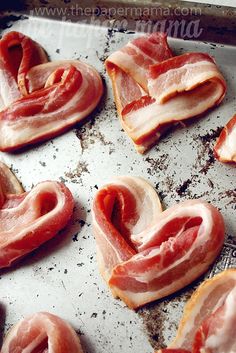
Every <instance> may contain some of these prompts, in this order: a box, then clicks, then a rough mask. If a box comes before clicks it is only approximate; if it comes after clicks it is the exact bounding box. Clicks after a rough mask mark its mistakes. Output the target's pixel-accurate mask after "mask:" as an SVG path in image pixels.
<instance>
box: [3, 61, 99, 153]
mask: <svg viewBox="0 0 236 353" xmlns="http://www.w3.org/2000/svg"><path fill="white" fill-rule="evenodd" d="M26 80H27V86H28V87H29V91H30V92H32V93H30V94H29V95H28V96H25V97H23V98H21V99H19V100H17V101H16V102H14V103H13V104H12V105H11V106H10V107H8V108H6V109H5V110H3V111H2V112H1V113H0V150H1V151H11V150H15V149H17V148H19V147H22V146H25V145H27V144H31V143H33V142H38V141H43V140H46V139H48V138H50V137H53V136H56V135H58V134H60V133H61V132H63V131H65V130H66V129H68V128H69V127H70V126H71V125H74V124H75V123H76V122H79V121H81V120H82V119H83V118H85V117H86V116H88V115H89V114H90V113H91V112H92V110H94V108H95V107H96V106H97V104H98V102H99V100H100V98H101V95H102V93H103V85H102V81H101V77H100V75H99V74H98V73H97V71H96V70H95V69H94V68H92V67H91V66H89V65H87V64H83V63H81V62H79V61H76V60H75V61H59V62H53V63H47V64H42V65H39V66H35V67H33V68H32V69H31V70H30V71H29V72H28V73H27V76H26ZM44 86H45V88H41V87H44Z"/></svg>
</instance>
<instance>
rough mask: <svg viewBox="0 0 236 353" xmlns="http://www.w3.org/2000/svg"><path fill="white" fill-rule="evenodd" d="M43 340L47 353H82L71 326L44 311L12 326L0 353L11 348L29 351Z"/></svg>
mask: <svg viewBox="0 0 236 353" xmlns="http://www.w3.org/2000/svg"><path fill="white" fill-rule="evenodd" d="M22 336H23V337H22ZM45 340H46V341H45ZM44 342H45V352H48V353H65V352H68V353H69V352H70V353H83V350H82V347H81V344H80V341H79V338H78V336H77V334H76V332H75V331H74V330H73V328H72V327H71V326H70V325H69V324H68V323H67V322H66V321H64V320H62V319H61V318H59V317H58V316H56V315H53V314H50V313H46V312H40V313H36V314H33V315H32V316H30V317H26V318H25V319H22V320H20V321H19V322H18V323H17V324H16V325H15V326H13V328H12V329H11V330H10V331H9V333H8V334H7V336H6V338H5V340H4V342H3V346H2V349H1V353H12V352H13V350H14V351H15V350H17V352H18V351H20V352H21V353H31V352H33V351H35V350H36V349H37V347H39V346H40V344H43V343H44ZM43 348H44V347H43ZM40 352H41V350H40Z"/></svg>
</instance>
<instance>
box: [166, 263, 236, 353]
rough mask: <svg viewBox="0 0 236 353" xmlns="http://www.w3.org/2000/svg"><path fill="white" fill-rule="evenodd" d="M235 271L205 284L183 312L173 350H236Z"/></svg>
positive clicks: (195, 352) (209, 352)
mask: <svg viewBox="0 0 236 353" xmlns="http://www.w3.org/2000/svg"><path fill="white" fill-rule="evenodd" d="M235 307H236V270H235V269H230V270H226V271H223V272H221V273H220V274H218V275H216V276H215V277H213V278H212V279H209V280H207V281H205V282H204V283H203V284H202V285H201V286H200V287H199V288H198V289H197V290H196V291H195V292H194V294H193V295H192V297H191V299H190V300H189V301H188V303H187V305H186V306H185V309H184V315H183V317H182V319H181V322H180V325H179V329H178V332H177V336H176V338H175V340H174V342H173V343H172V344H171V348H178V349H188V350H191V351H192V352H193V353H200V352H207V353H222V352H224V353H232V352H235V351H236V338H235V327H236V312H235Z"/></svg>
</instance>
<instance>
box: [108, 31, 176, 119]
mask: <svg viewBox="0 0 236 353" xmlns="http://www.w3.org/2000/svg"><path fill="white" fill-rule="evenodd" d="M170 57H172V52H171V50H170V48H169V46H168V44H167V35H166V34H165V33H153V34H149V35H146V36H144V37H141V38H137V39H134V40H132V41H130V42H129V43H128V44H127V45H126V46H125V47H123V48H122V49H120V50H118V51H116V52H115V53H113V54H111V55H110V56H109V58H108V59H107V60H106V63H105V65H106V69H107V73H108V75H109V76H110V78H111V81H112V86H113V92H114V97H115V101H116V106H117V110H118V113H119V114H120V115H121V111H122V109H123V108H124V107H125V106H126V105H127V104H128V103H130V102H132V101H134V100H137V99H139V98H140V97H141V96H142V95H144V94H146V93H145V91H146V92H148V88H147V84H148V81H147V79H148V77H147V69H148V68H149V66H150V65H154V64H157V63H159V62H161V61H163V60H166V59H169V58H170Z"/></svg>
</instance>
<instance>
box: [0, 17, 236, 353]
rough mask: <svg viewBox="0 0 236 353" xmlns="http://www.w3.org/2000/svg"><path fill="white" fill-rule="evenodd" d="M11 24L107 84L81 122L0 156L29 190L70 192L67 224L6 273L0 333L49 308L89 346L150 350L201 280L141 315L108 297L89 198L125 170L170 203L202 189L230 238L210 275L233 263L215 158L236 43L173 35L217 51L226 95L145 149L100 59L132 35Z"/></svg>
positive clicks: (225, 189)
mask: <svg viewBox="0 0 236 353" xmlns="http://www.w3.org/2000/svg"><path fill="white" fill-rule="evenodd" d="M11 25H12V27H11V28H9V29H7V30H5V31H9V30H19V31H22V32H24V33H25V34H28V35H30V36H31V37H32V38H33V39H35V40H36V41H38V42H39V43H40V44H41V45H42V46H43V47H44V48H45V49H46V51H47V52H48V54H49V56H50V59H51V60H57V59H81V60H84V61H85V62H88V63H91V64H93V65H94V66H95V67H96V68H97V69H98V70H99V72H100V73H101V75H102V76H103V77H104V80H105V82H106V87H107V89H106V94H105V97H104V100H103V102H102V103H101V104H100V107H99V109H97V111H96V112H95V113H94V114H93V115H92V117H91V119H90V120H88V121H87V122H86V123H85V124H84V125H83V126H82V127H76V128H74V129H72V130H71V131H69V132H68V133H66V134H64V135H62V136H60V137H57V138H55V139H53V140H51V141H48V142H46V143H43V144H42V145H38V146H35V147H34V148H30V149H27V150H26V151H24V152H21V153H16V154H6V153H1V154H0V159H1V160H2V161H4V162H5V163H6V164H8V165H9V166H11V167H12V169H13V171H14V172H15V174H16V175H17V177H18V178H19V179H20V180H21V181H22V184H23V186H24V187H25V189H26V190H30V188H31V187H32V185H35V184H36V183H38V182H40V181H43V180H47V179H54V180H61V181H62V182H65V183H66V185H67V186H68V187H69V188H70V189H71V191H72V192H73V194H74V196H75V199H76V210H75V213H74V216H73V222H72V224H71V225H70V226H68V227H67V228H66V229H65V231H64V232H62V233H61V234H60V235H58V236H57V237H56V238H54V239H53V240H51V241H49V242H48V243H47V244H45V245H43V246H42V247H41V248H40V249H38V250H37V251H35V252H34V253H33V254H31V255H29V256H27V257H26V258H25V259H24V260H23V261H21V262H20V263H19V264H18V265H16V266H14V267H13V268H11V269H10V270H6V271H2V273H1V281H0V302H1V315H0V317H1V329H2V332H3V331H4V330H7V329H8V328H9V327H11V325H12V324H13V323H15V322H17V320H19V319H20V318H22V317H23V316H26V315H28V314H30V313H32V312H36V311H50V312H52V313H55V314H58V315H60V316H61V317H63V318H65V319H67V320H68V321H69V322H70V323H71V324H72V325H73V326H74V327H75V329H76V330H77V331H78V333H79V334H80V336H81V339H82V344H83V347H84V350H85V352H89V353H110V352H113V353H118V352H119V353H120V352H126V353H134V352H145V353H151V352H153V348H157V347H160V346H164V345H166V344H168V342H170V340H171V338H173V336H174V334H175V330H176V327H177V323H178V320H179V318H180V316H181V312H182V308H183V305H184V302H185V301H186V299H187V298H188V297H189V296H190V294H191V293H192V291H193V288H194V286H196V285H197V283H195V284H194V286H190V287H189V288H186V289H184V290H182V291H181V292H180V293H177V294H175V295H173V296H172V297H171V298H168V299H166V300H162V301H159V302H155V303H153V304H150V305H148V306H146V307H144V308H143V309H141V310H139V311H138V312H137V313H135V312H132V311H131V310H128V309H127V308H125V306H124V305H123V304H122V302H120V301H118V300H114V299H113V298H112V297H111V295H110V292H109V290H108V289H107V287H106V285H105V284H104V283H103V281H102V279H101V277H100V275H99V273H98V269H97V265H96V259H95V258H96V254H95V241H94V239H93V235H92V230H91V202H92V199H93V196H94V193H95V192H96V189H97V187H99V186H101V185H102V184H103V183H104V182H106V180H108V179H109V178H110V177H112V176H113V175H122V174H131V175H138V176H142V177H144V178H146V179H147V180H149V181H150V182H151V184H152V185H153V186H154V187H155V188H156V190H157V192H158V193H159V195H160V197H161V199H162V201H163V203H164V205H165V206H166V207H169V206H171V205H173V204H175V203H176V202H179V201H183V200H186V199H189V198H198V197H202V198H204V199H205V200H207V201H209V202H212V203H213V204H214V205H215V206H217V207H218V208H219V209H220V210H221V212H222V213H223V215H224V218H225V222H226V228H227V232H226V237H227V240H226V242H227V243H226V245H225V247H224V249H223V251H222V254H221V256H220V258H219V260H218V262H217V263H216V264H215V265H214V266H213V268H212V269H211V271H210V272H209V274H210V275H212V274H213V273H215V272H218V271H221V270H223V269H224V268H226V267H235V266H236V238H234V236H236V224H235V208H236V192H235V176H236V169H235V168H233V167H232V166H228V165H223V164H220V163H219V162H217V161H215V159H214V158H213V155H212V146H213V145H214V142H215V140H216V137H217V136H218V135H219V132H220V129H221V127H222V126H223V125H225V123H226V122H227V121H228V120H229V118H230V117H231V116H232V115H233V113H234V112H235V111H236V100H235V92H236V76H235V75H236V60H235V57H236V48H233V47H224V46H222V45H213V44H206V43H198V42H187V41H181V40H174V39H172V40H170V44H171V46H172V47H173V48H174V50H175V52H176V53H183V52H185V51H204V52H208V53H210V54H211V55H213V56H214V57H215V58H216V60H217V63H218V64H219V66H220V68H221V70H222V72H223V74H224V76H225V77H226V80H227V82H228V93H227V97H226V99H225V100H224V103H223V104H222V105H221V106H220V107H219V108H217V109H215V110H213V111H211V112H210V113H208V114H206V115H205V116H204V117H202V118H201V119H197V120H193V121H192V122H191V123H189V124H188V126H187V127H179V128H175V129H174V130H173V131H172V132H170V133H169V134H168V135H166V136H165V137H164V138H162V140H161V141H160V142H159V144H158V145H157V146H156V147H154V148H153V149H152V150H151V151H150V152H148V153H147V154H145V155H144V156H141V155H138V154H137V153H136V152H135V150H134V148H133V147H132V144H131V142H130V140H129V138H128V137H127V136H126V134H125V133H124V132H123V131H122V129H121V127H120V124H119V121H118V118H117V116H116V110H115V106H114V103H113V97H112V92H111V85H110V82H109V80H108V77H107V75H106V73H105V70H104V65H103V64H104V59H105V58H106V57H107V56H108V55H109V54H110V53H112V52H113V51H114V50H116V49H117V48H119V47H121V46H122V45H124V44H125V43H126V42H127V41H128V40H129V39H131V38H132V37H133V35H134V34H132V33H130V34H128V33H119V32H114V31H113V32H112V31H108V30H107V29H106V28H95V27H87V26H83V25H78V24H70V23H62V22H57V21H51V20H45V19H32V18H28V19H24V20H20V21H16V22H14V23H11ZM5 31H4V32H5ZM201 280H202V279H201ZM152 347H153V348H152Z"/></svg>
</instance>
